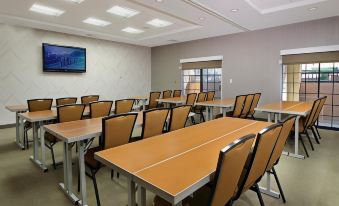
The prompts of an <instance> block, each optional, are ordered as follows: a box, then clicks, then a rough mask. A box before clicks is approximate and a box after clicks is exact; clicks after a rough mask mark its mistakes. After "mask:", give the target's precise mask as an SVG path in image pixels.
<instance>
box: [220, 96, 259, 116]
mask: <svg viewBox="0 0 339 206" xmlns="http://www.w3.org/2000/svg"><path fill="white" fill-rule="evenodd" d="M260 97H261V93H254V94H246V95H238V96H236V98H235V103H234V109H233V111H231V112H228V113H227V116H230V117H236V118H245V119H246V118H248V117H250V118H252V119H254V113H255V110H254V109H255V108H256V107H257V105H258V103H259V100H260Z"/></svg>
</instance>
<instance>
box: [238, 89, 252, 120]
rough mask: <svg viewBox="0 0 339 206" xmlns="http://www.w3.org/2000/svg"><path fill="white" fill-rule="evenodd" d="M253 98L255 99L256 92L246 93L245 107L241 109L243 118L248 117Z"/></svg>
mask: <svg viewBox="0 0 339 206" xmlns="http://www.w3.org/2000/svg"><path fill="white" fill-rule="evenodd" d="M253 99H254V94H248V95H246V99H245V103H244V107H243V109H242V111H241V117H242V118H246V117H247V115H248V114H249V112H250V109H251V106H252V102H253Z"/></svg>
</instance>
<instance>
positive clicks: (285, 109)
mask: <svg viewBox="0 0 339 206" xmlns="http://www.w3.org/2000/svg"><path fill="white" fill-rule="evenodd" d="M312 105H313V102H298V101H282V102H278V103H273V104H267V105H263V106H260V107H257V108H255V111H260V112H265V113H267V114H268V117H267V120H268V122H271V121H272V117H271V116H272V114H273V116H274V122H278V120H279V116H280V115H281V114H287V115H297V119H296V121H295V124H294V126H295V130H294V131H295V133H294V135H295V139H294V153H288V152H284V154H285V155H288V156H291V157H295V158H299V159H304V158H305V156H304V155H301V154H299V132H298V131H299V126H300V125H299V119H300V117H305V116H306V115H307V114H308V113H309V112H310V111H311V109H312Z"/></svg>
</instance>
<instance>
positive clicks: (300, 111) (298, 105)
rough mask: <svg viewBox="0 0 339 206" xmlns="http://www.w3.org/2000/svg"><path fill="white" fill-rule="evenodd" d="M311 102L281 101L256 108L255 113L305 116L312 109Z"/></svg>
mask: <svg viewBox="0 0 339 206" xmlns="http://www.w3.org/2000/svg"><path fill="white" fill-rule="evenodd" d="M312 105H313V102H298V101H295V102H294V101H283V102H278V103H273V104H267V105H263V106H259V107H257V108H256V109H255V110H256V111H261V112H272V113H282V114H296V115H301V116H305V115H307V114H308V112H309V111H310V110H311V109H312Z"/></svg>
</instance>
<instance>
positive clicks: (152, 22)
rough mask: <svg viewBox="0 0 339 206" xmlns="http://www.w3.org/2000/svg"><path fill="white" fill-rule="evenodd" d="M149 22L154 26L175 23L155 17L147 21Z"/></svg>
mask: <svg viewBox="0 0 339 206" xmlns="http://www.w3.org/2000/svg"><path fill="white" fill-rule="evenodd" d="M147 24H149V25H152V26H154V27H166V26H169V25H172V24H173V23H172V22H169V21H165V20H161V19H153V20H151V21H149V22H147Z"/></svg>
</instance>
